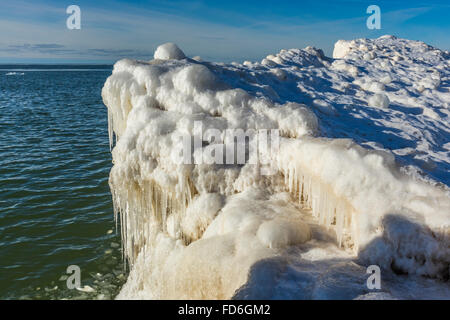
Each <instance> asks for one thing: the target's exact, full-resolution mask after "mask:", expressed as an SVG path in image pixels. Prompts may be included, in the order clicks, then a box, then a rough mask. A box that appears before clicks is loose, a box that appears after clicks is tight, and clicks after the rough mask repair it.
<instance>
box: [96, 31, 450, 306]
mask: <svg viewBox="0 0 450 320" xmlns="http://www.w3.org/2000/svg"><path fill="white" fill-rule="evenodd" d="M334 57H335V58H338V59H336V60H333V59H330V58H327V57H325V56H324V55H323V52H322V51H321V50H318V49H315V48H312V47H308V48H305V49H301V50H300V49H290V50H281V51H280V53H278V54H276V55H269V56H267V57H266V58H265V59H263V60H262V61H261V62H250V61H246V62H244V63H243V64H238V63H232V64H223V63H211V62H206V61H202V60H200V59H197V60H191V59H184V54H183V53H182V51H181V50H179V49H178V48H177V47H176V46H175V45H172V44H165V45H162V46H160V47H158V49H157V51H156V52H155V60H152V61H150V62H139V61H133V60H127V59H124V60H121V61H118V62H117V63H116V64H115V65H114V69H113V72H112V75H111V76H110V77H109V78H108V79H107V81H106V83H105V85H104V88H103V90H102V96H103V101H104V103H105V105H106V106H107V107H108V120H109V121H108V124H109V137H110V144H111V148H112V156H113V163H114V165H113V167H112V169H111V173H110V181H109V182H110V187H111V192H112V195H113V203H114V212H115V215H116V221H118V222H119V220H120V228H121V234H122V243H123V246H124V254H125V257H126V259H127V260H128V262H129V264H130V267H131V272H130V276H129V279H128V281H127V283H126V285H125V286H124V287H123V289H122V291H121V293H120V295H119V296H118V298H169V299H177V298H182V299H183V298H185V299H205V298H209V299H212V298H217V299H224V298H231V297H233V296H234V297H237V298H257V297H260V298H261V297H262V298H280V297H289V298H333V297H334V298H346V299H347V298H349V299H353V298H358V297H371V296H370V294H369V291H368V290H367V287H365V284H364V279H366V275H365V268H364V267H363V266H365V265H368V264H377V265H379V266H380V267H381V268H383V270H384V271H383V272H387V273H388V274H390V273H394V274H395V273H407V274H410V275H414V276H426V277H430V278H436V279H441V280H440V281H442V280H445V279H448V277H449V263H450V253H449V230H450V192H449V188H448V186H449V185H450V175H449V169H450V149H449V148H448V143H447V141H448V136H449V132H450V127H449V123H450V121H449V116H450V112H449V110H448V109H449V101H450V90H449V83H448V79H449V75H450V72H449V70H450V68H449V55H448V53H447V52H443V51H441V50H438V49H434V48H432V47H429V46H427V45H425V44H423V43H420V42H417V41H410V40H405V39H397V38H395V37H391V36H389V37H381V38H379V39H375V40H368V39H359V40H353V41H339V42H338V43H337V44H336V47H335V53H334ZM167 60H170V61H167ZM388 107H389V108H388ZM262 134H264V135H265V134H269V136H270V137H271V138H272V140H270V143H266V144H264V143H262V142H261V141H259V140H255V139H253V138H251V137H260V136H261V135H262ZM242 135H244V136H245V135H247V136H248V140H244V142H242V141H241V143H239V142H238V143H237V144H236V140H239V137H242ZM255 141H257V142H256V143H255ZM114 142H115V143H114ZM186 145H187V146H188V148H187V149H188V152H185V151H186V149H185V148H184V147H185V146H186ZM238 150H241V151H244V152H243V154H242V153H241V155H239V154H238ZM255 150H256V151H255ZM181 151H182V152H181ZM393 279H395V278H393ZM414 279H416V278H414ZM402 281H412V282H411V283H412V284H411V285H412V286H415V287H417V288H419V289H417V290H418V294H419V295H420V294H425V293H426V292H429V291H427V289H426V288H427V285H428V284H424V283H422V282H421V281H422V280H420V279H419V280H417V279H416V280H402ZM433 281H435V282H434V284H435V285H436V286H437V287H439V286H440V285H441V284H440V282H439V281H437V280H433ZM400 282H401V281H400ZM349 283H353V285H351V286H348V284H349ZM383 283H384V285H385V286H387V288H385V289H386V290H387V291H386V292H387V293H386V297H391V296H390V294H393V297H400V298H401V297H402V295H404V294H405V293H404V292H402V291H401V290H399V289H398V287H397V286H398V280H395V281H385V282H383ZM346 286H347V287H346ZM389 290H390V291H389ZM263 291H264V292H271V293H273V295H271V296H270V295H267V296H266V295H263V296H261V294H262V292H263ZM432 294H434V293H432ZM444 296H446V295H445V293H444ZM447 297H448V295H447Z"/></svg>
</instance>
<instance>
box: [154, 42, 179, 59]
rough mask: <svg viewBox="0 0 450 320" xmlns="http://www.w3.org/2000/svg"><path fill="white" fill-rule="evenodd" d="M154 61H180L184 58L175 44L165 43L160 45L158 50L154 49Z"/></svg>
mask: <svg viewBox="0 0 450 320" xmlns="http://www.w3.org/2000/svg"><path fill="white" fill-rule="evenodd" d="M154 58H155V59H161V60H169V59H174V60H181V59H184V58H186V56H185V55H184V52H183V51H181V49H180V48H178V46H177V45H176V44H175V43H172V42H167V43H164V44H162V45H160V46H159V47H158V48H156V51H155V54H154Z"/></svg>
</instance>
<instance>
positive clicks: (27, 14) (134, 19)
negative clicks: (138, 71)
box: [0, 0, 450, 63]
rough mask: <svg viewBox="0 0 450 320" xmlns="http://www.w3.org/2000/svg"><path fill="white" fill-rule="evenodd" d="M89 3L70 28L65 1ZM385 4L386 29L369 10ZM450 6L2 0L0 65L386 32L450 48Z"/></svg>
mask: <svg viewBox="0 0 450 320" xmlns="http://www.w3.org/2000/svg"><path fill="white" fill-rule="evenodd" d="M71 4H75V5H78V6H79V7H80V8H81V30H68V29H67V28H66V19H67V18H68V16H69V15H68V14H67V13H66V8H67V7H68V6H69V5H71ZM371 4H375V5H378V6H379V7H380V8H381V30H369V29H367V27H366V20H367V18H368V17H369V14H367V13H366V9H367V7H368V6H369V5H371ZM449 17H450V3H449V2H448V0H442V1H440V0H435V1H418V0H410V1H397V0H390V1H372V0H371V1H363V0H347V1H324V0H321V1H319V0H315V1H314V0H311V1H309V0H307V1H295V0H290V1H285V0H277V1H264V0H259V1H253V0H252V1H243V0H242V1H235V0H227V1H181V0H177V1H163V0H157V1H144V0H136V1H120V0H116V1H104V0H99V1H85V0H83V1H75V0H70V1H61V0H59V1H53V0H33V1H31V0H15V1H10V0H0V35H1V36H0V63H69V62H70V63H112V62H114V61H116V60H117V59H120V58H124V57H129V58H137V59H144V60H148V59H151V58H152V55H153V52H154V50H155V48H156V47H157V46H158V45H159V44H161V43H164V42H169V41H170V42H175V43H177V44H178V45H179V46H180V48H182V49H183V51H184V52H185V53H186V54H187V55H188V56H196V55H199V56H201V57H202V58H203V59H206V60H214V61H226V62H229V61H243V60H260V59H261V58H262V57H264V56H266V55H267V54H270V53H275V52H278V51H279V50H280V49H283V48H303V47H305V46H308V45H312V46H315V47H318V48H321V49H323V50H324V51H325V53H326V54H327V55H331V52H332V48H333V45H334V42H336V41H337V40H339V39H353V38H361V37H366V38H375V37H379V36H381V35H384V34H393V35H396V36H399V37H404V38H409V39H415V40H422V41H425V42H427V43H429V44H431V45H434V46H437V47H439V48H441V49H445V50H449V49H450V37H449V33H450V19H449Z"/></svg>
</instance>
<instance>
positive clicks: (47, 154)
mask: <svg viewBox="0 0 450 320" xmlns="http://www.w3.org/2000/svg"><path fill="white" fill-rule="evenodd" d="M110 74H111V67H108V66H96V67H92V66H1V67H0V299H27V298H28V299H65V298H67V299H73V298H80V299H108V298H114V296H115V295H116V294H117V293H118V291H119V289H120V287H121V285H122V284H123V282H124V281H125V279H126V274H125V273H124V268H123V262H122V254H121V249H120V235H118V234H117V233H116V229H115V223H114V218H113V210H112V202H111V194H110V191H109V186H108V174H109V170H110V169H111V155H110V151H109V143H108V130H107V128H108V127H107V109H106V107H105V106H104V105H103V103H102V99H101V88H102V86H103V83H104V82H105V80H106V78H107V77H108V76H109V75H110ZM70 265H77V266H79V267H80V270H81V285H82V286H86V285H88V286H90V287H91V288H93V289H94V290H95V291H94V292H82V291H79V290H76V289H68V288H67V284H66V278H67V276H70V275H69V274H67V273H66V269H67V267H68V266H70Z"/></svg>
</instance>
